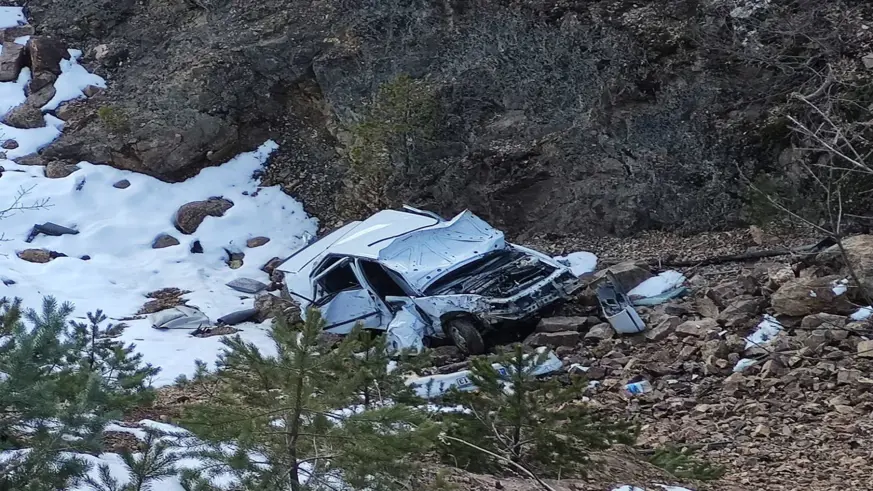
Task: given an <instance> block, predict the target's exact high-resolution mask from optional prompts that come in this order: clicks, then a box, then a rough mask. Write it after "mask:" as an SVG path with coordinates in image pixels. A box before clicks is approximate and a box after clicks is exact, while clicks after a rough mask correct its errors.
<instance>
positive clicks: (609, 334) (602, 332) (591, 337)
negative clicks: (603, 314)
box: [584, 322, 615, 342]
mask: <svg viewBox="0 0 873 491" xmlns="http://www.w3.org/2000/svg"><path fill="white" fill-rule="evenodd" d="M614 336H615V330H614V329H613V328H612V326H610V325H609V324H607V323H606V322H604V323H602V324H598V325H596V326H594V327H592V328H591V329H589V330H588V332H587V333H585V337H584V339H585V341H593V342H600V341H602V340H604V339H612V338H613V337H614Z"/></svg>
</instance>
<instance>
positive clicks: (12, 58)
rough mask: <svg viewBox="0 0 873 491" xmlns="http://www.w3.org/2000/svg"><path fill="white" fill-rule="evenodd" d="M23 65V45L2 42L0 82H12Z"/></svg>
mask: <svg viewBox="0 0 873 491" xmlns="http://www.w3.org/2000/svg"><path fill="white" fill-rule="evenodd" d="M23 66H24V46H22V45H20V44H15V43H8V42H5V43H3V51H2V52H0V82H12V81H15V80H17V79H18V74H19V73H21V68H22V67H23Z"/></svg>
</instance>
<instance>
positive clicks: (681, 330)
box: [675, 319, 718, 338]
mask: <svg viewBox="0 0 873 491" xmlns="http://www.w3.org/2000/svg"><path fill="white" fill-rule="evenodd" d="M713 329H718V324H717V323H716V322H715V320H714V319H702V320H699V321H686V322H683V323H682V324H679V325H678V326H676V330H675V332H676V335H678V336H682V337H684V336H695V337H698V338H702V337H705V336H706V334H707V333H708V332H709V331H710V330H713Z"/></svg>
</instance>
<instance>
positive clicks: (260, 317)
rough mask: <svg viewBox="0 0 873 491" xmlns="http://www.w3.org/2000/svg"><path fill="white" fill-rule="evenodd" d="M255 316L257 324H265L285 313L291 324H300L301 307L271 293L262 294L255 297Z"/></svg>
mask: <svg viewBox="0 0 873 491" xmlns="http://www.w3.org/2000/svg"><path fill="white" fill-rule="evenodd" d="M255 309H257V311H258V313H257V314H256V315H255V320H256V321H257V322H264V321H265V320H267V319H270V318H272V317H275V316H276V314H277V313H281V312H284V313H285V314H286V315H287V316H288V320H289V321H290V322H291V323H294V322H300V306H299V305H297V304H296V303H295V302H292V301H291V300H286V299H284V298H280V297H277V296H276V295H271V294H269V293H262V294H260V295H258V296H257V297H255Z"/></svg>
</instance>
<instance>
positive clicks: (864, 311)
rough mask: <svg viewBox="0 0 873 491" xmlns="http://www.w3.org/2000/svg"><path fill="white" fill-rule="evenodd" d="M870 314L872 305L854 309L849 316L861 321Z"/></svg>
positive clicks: (872, 312) (872, 308)
mask: <svg viewBox="0 0 873 491" xmlns="http://www.w3.org/2000/svg"><path fill="white" fill-rule="evenodd" d="M871 315H873V306H868V307H861V308H860V309H858V310H856V311H855V312H854V313H852V315H850V316H849V318H850V319H852V320H853V321H863V320H867V319H868V318H869V317H870V316H871Z"/></svg>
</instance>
